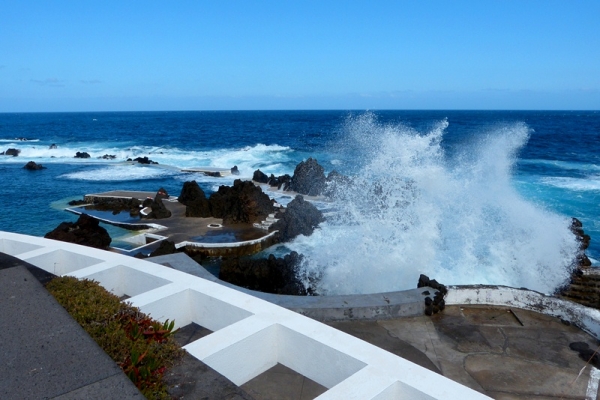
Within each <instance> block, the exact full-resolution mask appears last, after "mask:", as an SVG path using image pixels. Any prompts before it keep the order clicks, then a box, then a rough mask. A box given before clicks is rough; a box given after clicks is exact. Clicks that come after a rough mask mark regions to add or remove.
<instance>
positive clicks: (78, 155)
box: [73, 151, 91, 158]
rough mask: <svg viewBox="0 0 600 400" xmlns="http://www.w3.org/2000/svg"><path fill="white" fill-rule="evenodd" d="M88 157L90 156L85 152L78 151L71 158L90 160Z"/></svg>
mask: <svg viewBox="0 0 600 400" xmlns="http://www.w3.org/2000/svg"><path fill="white" fill-rule="evenodd" d="M90 157H91V156H90V155H89V154H88V153H86V152H85V151H83V152H79V151H78V152H77V153H75V157H73V158H90Z"/></svg>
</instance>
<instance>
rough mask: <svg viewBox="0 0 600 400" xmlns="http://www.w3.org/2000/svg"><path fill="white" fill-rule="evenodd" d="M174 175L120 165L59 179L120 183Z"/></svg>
mask: <svg viewBox="0 0 600 400" xmlns="http://www.w3.org/2000/svg"><path fill="white" fill-rule="evenodd" d="M174 173H176V172H174V171H171V170H169V169H163V168H155V167H147V166H141V165H120V166H109V167H103V168H94V169H86V170H84V171H78V172H72V173H69V174H64V175H61V176H60V177H59V178H63V179H72V180H81V181H95V182H98V181H103V182H119V181H135V180H144V179H158V178H165V177H168V176H170V175H173V174H174Z"/></svg>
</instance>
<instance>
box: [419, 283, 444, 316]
mask: <svg viewBox="0 0 600 400" xmlns="http://www.w3.org/2000/svg"><path fill="white" fill-rule="evenodd" d="M422 287H430V288H432V289H435V291H436V292H435V295H434V296H433V299H432V298H431V297H429V296H427V297H425V315H427V316H431V315H433V314H437V313H438V312H440V311H444V309H445V308H446V301H445V300H444V297H445V296H446V294H448V289H447V288H446V286H444V285H442V284H441V283H438V281H436V280H435V279H429V277H428V276H427V275H423V274H421V275H420V276H419V282H417V288H422ZM423 294H425V295H429V294H430V293H429V291H424V292H423Z"/></svg>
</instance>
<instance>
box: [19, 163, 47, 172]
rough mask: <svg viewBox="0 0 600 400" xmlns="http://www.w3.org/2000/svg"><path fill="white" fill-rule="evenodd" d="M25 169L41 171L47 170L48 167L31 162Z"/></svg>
mask: <svg viewBox="0 0 600 400" xmlns="http://www.w3.org/2000/svg"><path fill="white" fill-rule="evenodd" d="M23 168H25V169H28V170H30V171H39V170H41V169H46V167H44V166H42V164H37V163H35V162H33V161H29V162H28V163H27V164H25V166H24V167H23Z"/></svg>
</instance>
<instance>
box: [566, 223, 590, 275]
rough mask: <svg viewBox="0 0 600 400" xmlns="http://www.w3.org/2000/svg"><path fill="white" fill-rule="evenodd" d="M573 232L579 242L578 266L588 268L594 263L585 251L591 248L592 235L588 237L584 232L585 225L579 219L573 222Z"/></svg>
mask: <svg viewBox="0 0 600 400" xmlns="http://www.w3.org/2000/svg"><path fill="white" fill-rule="evenodd" d="M571 232H573V234H574V235H575V238H576V239H577V241H578V242H579V252H578V253H577V261H576V262H577V266H578V267H584V268H587V267H589V266H591V265H592V262H591V261H590V259H589V258H588V256H587V255H586V254H585V251H586V250H587V248H588V247H589V246H590V240H591V238H590V235H586V233H585V232H584V231H583V224H582V223H581V221H580V220H578V219H577V218H573V219H572V220H571Z"/></svg>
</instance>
